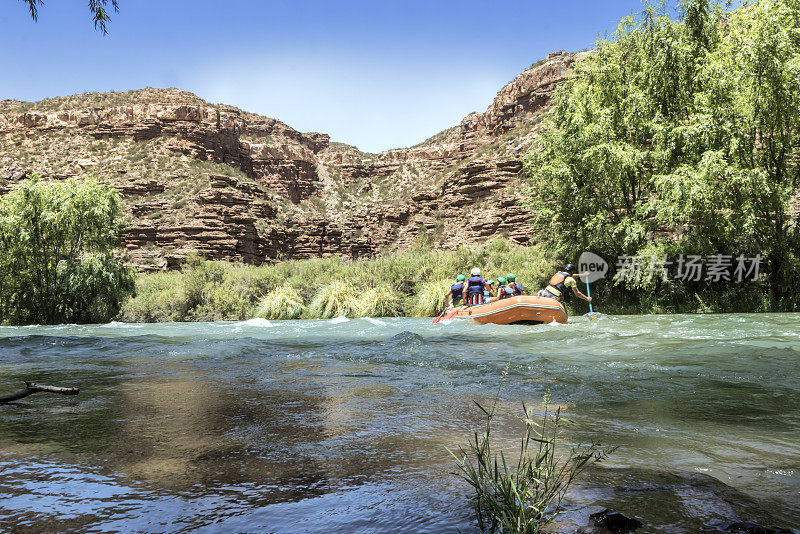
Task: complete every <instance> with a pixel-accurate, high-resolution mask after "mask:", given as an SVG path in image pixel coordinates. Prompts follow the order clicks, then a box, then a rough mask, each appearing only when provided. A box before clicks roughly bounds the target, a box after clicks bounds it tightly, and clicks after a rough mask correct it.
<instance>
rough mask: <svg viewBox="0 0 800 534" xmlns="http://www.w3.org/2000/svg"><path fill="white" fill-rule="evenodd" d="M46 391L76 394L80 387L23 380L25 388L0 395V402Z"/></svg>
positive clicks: (12, 400) (11, 400)
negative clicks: (47, 384)
mask: <svg viewBox="0 0 800 534" xmlns="http://www.w3.org/2000/svg"><path fill="white" fill-rule="evenodd" d="M42 391H46V392H48V393H59V394H61V395H77V394H78V393H80V391H81V390H80V388H60V387H56V386H46V385H44V384H34V383H33V382H25V389H23V390H21V391H17V392H16V393H12V394H11V395H6V396H5V397H0V404H5V403H8V402H14V401H15V400H19V399H23V398H25V397H27V396H28V395H33V394H34V393H39V392H42Z"/></svg>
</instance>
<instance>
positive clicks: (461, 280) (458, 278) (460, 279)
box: [456, 274, 466, 282]
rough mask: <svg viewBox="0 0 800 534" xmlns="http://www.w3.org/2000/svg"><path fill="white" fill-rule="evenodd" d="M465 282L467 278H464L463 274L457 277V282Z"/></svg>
mask: <svg viewBox="0 0 800 534" xmlns="http://www.w3.org/2000/svg"><path fill="white" fill-rule="evenodd" d="M464 280H466V278H464V275H463V274H459V275H458V276H456V282H463V281H464Z"/></svg>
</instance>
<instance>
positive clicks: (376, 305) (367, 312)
mask: <svg viewBox="0 0 800 534" xmlns="http://www.w3.org/2000/svg"><path fill="white" fill-rule="evenodd" d="M400 306H401V300H400V294H399V293H398V292H397V291H395V290H393V289H392V288H391V287H389V286H388V285H384V286H380V287H370V288H368V289H366V290H365V291H364V292H362V293H361V295H360V297H359V299H358V314H359V315H361V316H363V317H396V316H398V315H400Z"/></svg>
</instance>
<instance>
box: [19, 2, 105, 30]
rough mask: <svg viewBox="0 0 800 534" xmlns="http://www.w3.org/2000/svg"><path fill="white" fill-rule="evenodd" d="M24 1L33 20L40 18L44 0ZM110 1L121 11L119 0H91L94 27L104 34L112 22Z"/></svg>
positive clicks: (90, 6) (90, 9) (90, 7)
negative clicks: (107, 25) (40, 8)
mask: <svg viewBox="0 0 800 534" xmlns="http://www.w3.org/2000/svg"><path fill="white" fill-rule="evenodd" d="M22 1H23V2H25V3H26V4H27V5H28V9H29V10H30V12H31V18H33V20H39V6H42V5H44V0H22ZM109 3H110V4H111V6H110V8H111V10H112V11H114V13H119V5H118V4H117V0H110V1H109V0H89V13H90V14H91V16H92V21H93V22H94V29H96V30H100V31H101V32H103V35H106V34H108V30H107V29H106V24H107V23H109V22H111V16H110V15H109V12H108V10H109Z"/></svg>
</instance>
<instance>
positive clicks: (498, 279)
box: [497, 276, 506, 284]
mask: <svg viewBox="0 0 800 534" xmlns="http://www.w3.org/2000/svg"><path fill="white" fill-rule="evenodd" d="M497 283H498V284H505V283H506V279H505V278H503V277H502V276H498V277H497Z"/></svg>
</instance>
